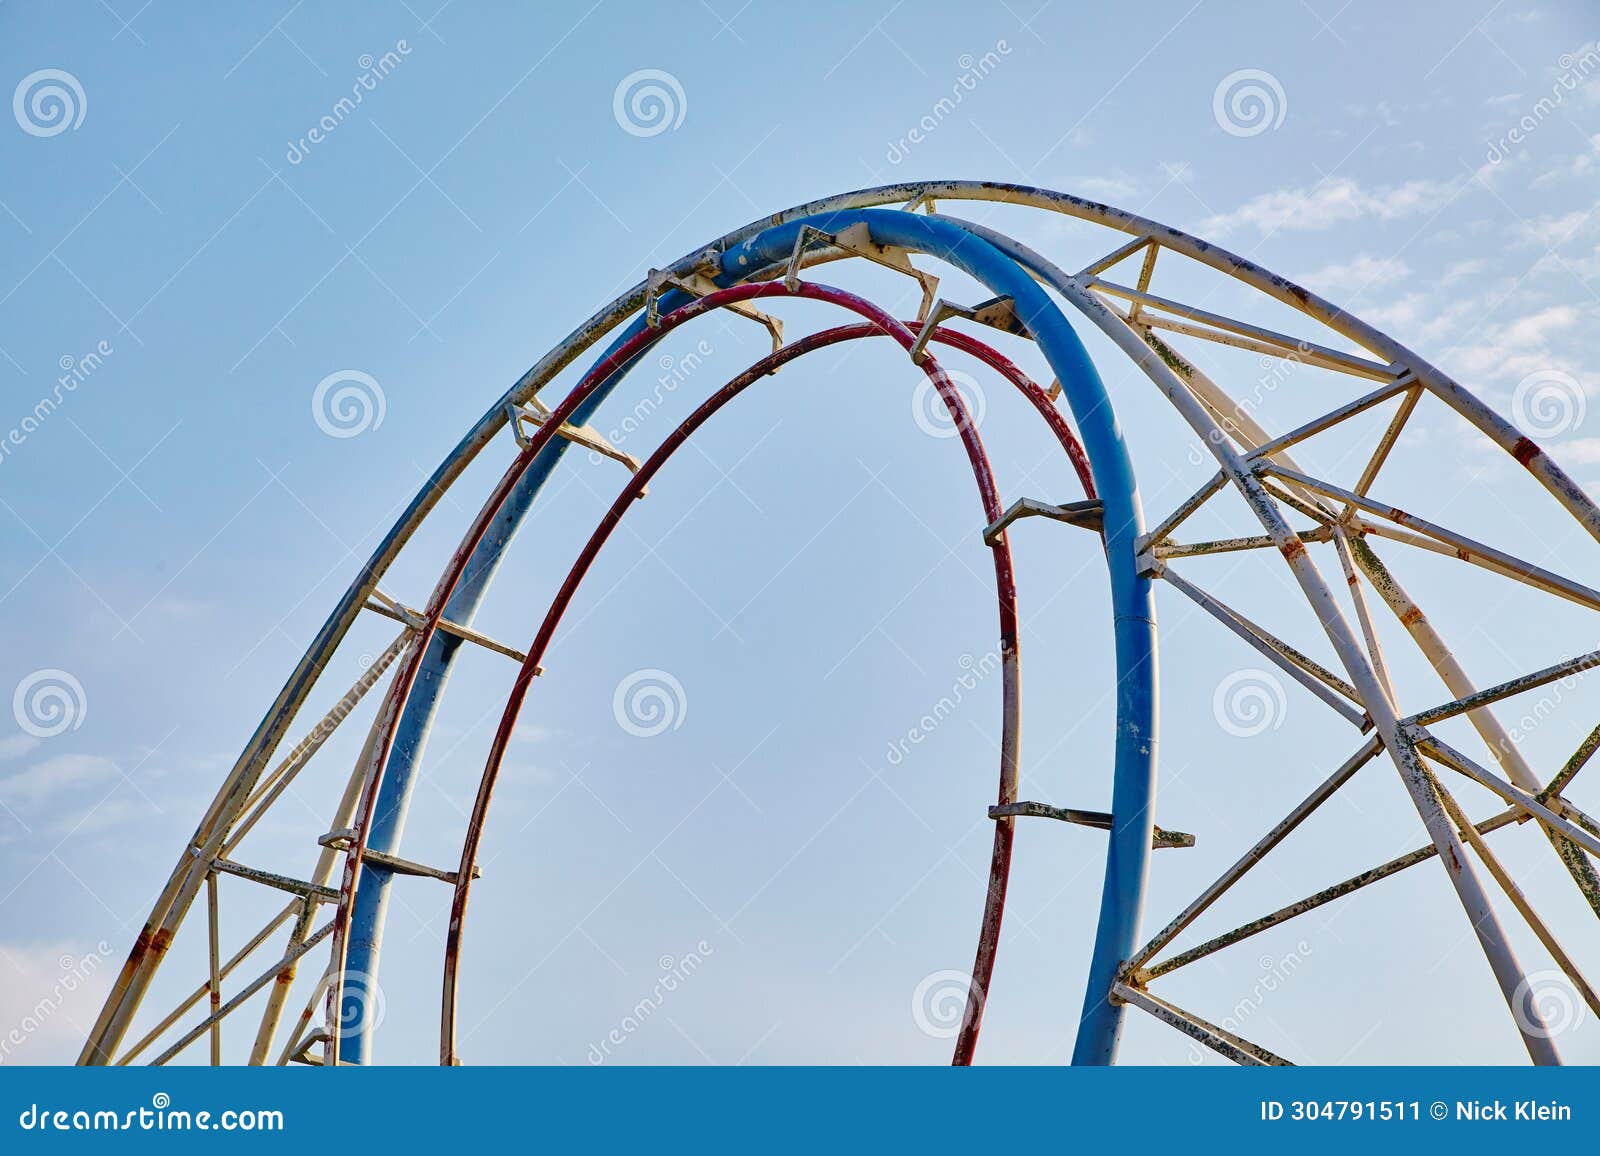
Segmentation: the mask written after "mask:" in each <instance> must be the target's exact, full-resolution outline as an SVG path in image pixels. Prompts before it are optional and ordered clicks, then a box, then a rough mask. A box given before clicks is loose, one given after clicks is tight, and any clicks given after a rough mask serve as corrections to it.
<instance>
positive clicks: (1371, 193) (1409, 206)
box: [1201, 177, 1459, 236]
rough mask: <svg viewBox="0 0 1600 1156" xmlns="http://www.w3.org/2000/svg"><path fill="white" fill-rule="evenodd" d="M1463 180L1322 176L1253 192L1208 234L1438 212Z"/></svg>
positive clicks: (1207, 228) (1205, 227)
mask: <svg viewBox="0 0 1600 1156" xmlns="http://www.w3.org/2000/svg"><path fill="white" fill-rule="evenodd" d="M1458 188H1459V185H1457V184H1454V183H1450V182H1445V181H1432V180H1415V181H1406V182H1405V183H1404V184H1400V185H1385V186H1378V187H1374V188H1370V189H1369V188H1363V187H1362V185H1361V184H1360V182H1358V181H1356V180H1355V179H1354V178H1352V177H1339V178H1336V179H1334V180H1327V181H1322V182H1321V183H1319V184H1316V185H1312V186H1311V187H1309V188H1299V189H1275V190H1273V191H1272V192H1270V193H1262V194H1261V195H1260V196H1257V197H1252V198H1251V199H1250V200H1248V201H1246V202H1245V203H1244V204H1242V205H1240V206H1239V207H1238V208H1237V209H1235V210H1234V211H1233V212H1231V213H1219V214H1217V215H1216V216H1214V217H1211V218H1209V219H1207V220H1206V221H1204V222H1203V223H1202V224H1201V231H1202V233H1203V234H1206V235H1212V236H1222V235H1225V234H1228V233H1231V232H1234V231H1236V230H1238V229H1241V228H1246V227H1251V228H1254V229H1255V230H1256V231H1258V232H1261V233H1271V232H1276V231H1278V230H1288V229H1297V230H1309V229H1329V228H1332V227H1334V226H1335V225H1341V224H1346V223H1348V222H1351V221H1359V220H1366V219H1371V220H1378V221H1393V220H1397V219H1399V218H1401V217H1411V216H1416V215H1418V214H1421V213H1429V212H1433V211H1435V210H1437V209H1439V208H1442V207H1443V206H1444V205H1445V204H1447V203H1448V202H1449V200H1450V198H1451V197H1453V196H1454V195H1455V194H1456V191H1457V189H1458Z"/></svg>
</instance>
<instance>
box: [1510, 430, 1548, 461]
mask: <svg viewBox="0 0 1600 1156" xmlns="http://www.w3.org/2000/svg"><path fill="white" fill-rule="evenodd" d="M1543 453H1544V451H1543V450H1541V449H1540V448H1539V447H1538V445H1536V444H1535V443H1534V441H1533V439H1532V438H1530V437H1527V436H1523V437H1520V438H1518V439H1517V441H1516V444H1515V445H1513V446H1512V447H1511V456H1512V457H1514V458H1516V459H1517V464H1518V465H1523V466H1525V465H1527V464H1528V463H1529V462H1531V461H1533V459H1534V458H1537V457H1539V456H1540V455H1541V454H1543Z"/></svg>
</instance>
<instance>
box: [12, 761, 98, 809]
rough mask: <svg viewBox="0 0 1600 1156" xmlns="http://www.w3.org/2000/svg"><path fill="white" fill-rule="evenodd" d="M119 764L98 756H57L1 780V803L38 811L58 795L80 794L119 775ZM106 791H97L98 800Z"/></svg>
mask: <svg viewBox="0 0 1600 1156" xmlns="http://www.w3.org/2000/svg"><path fill="white" fill-rule="evenodd" d="M117 774H118V772H117V765H116V764H115V763H113V762H112V761H111V760H110V759H103V758H101V757H100V756H99V755H78V754H72V755H56V756H54V757H53V758H48V759H45V760H44V761H43V762H42V763H35V764H34V765H33V766H31V767H29V768H28V769H27V770H25V771H18V772H17V773H16V774H14V775H8V776H7V777H6V778H4V779H0V802H3V803H5V805H6V806H8V807H12V808H15V809H17V810H28V811H35V810H37V809H38V808H39V807H40V806H42V805H43V804H45V803H48V802H49V801H50V800H51V799H53V798H55V797H56V796H58V795H78V796H82V795H83V794H84V792H85V791H86V790H88V789H90V788H92V787H94V786H95V785H97V784H100V783H105V782H107V781H109V780H111V779H115V778H116V777H117ZM103 794H104V791H99V792H96V793H95V794H94V796H93V799H92V800H85V801H86V802H89V801H95V800H98V799H99V798H100V796H101V795H103Z"/></svg>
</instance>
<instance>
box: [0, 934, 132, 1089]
mask: <svg viewBox="0 0 1600 1156" xmlns="http://www.w3.org/2000/svg"><path fill="white" fill-rule="evenodd" d="M112 951H113V949H112V947H111V945H110V944H109V943H107V942H105V941H104V940H102V941H100V942H98V943H93V944H67V943H58V944H29V945H19V944H0V1065H4V1064H16V1063H23V1064H60V1063H68V1062H71V1060H72V1059H73V1057H74V1056H75V1055H76V1054H77V1051H78V1048H79V1047H80V1046H81V1045H82V1043H83V1037H84V1035H85V1033H86V1032H87V1031H88V1030H89V1026H90V1025H91V1024H93V1023H94V1017H95V1014H96V1012H97V1011H98V1010H99V1007H100V1003H101V1001H103V1000H104V999H105V996H106V993H107V992H108V991H110V990H111V980H112V978H113V977H114V976H115V975H116V970H117V963H118V961H117V960H116V958H115V957H114V956H113V954H112Z"/></svg>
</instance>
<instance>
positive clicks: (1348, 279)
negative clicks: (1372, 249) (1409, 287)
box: [1301, 253, 1411, 294]
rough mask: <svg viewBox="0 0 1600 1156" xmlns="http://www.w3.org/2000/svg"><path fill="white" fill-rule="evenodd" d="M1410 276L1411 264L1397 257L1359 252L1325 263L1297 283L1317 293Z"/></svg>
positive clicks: (1354, 289)
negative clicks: (1335, 261) (1349, 256)
mask: <svg viewBox="0 0 1600 1156" xmlns="http://www.w3.org/2000/svg"><path fill="white" fill-rule="evenodd" d="M1409 276H1411V266H1409V265H1407V264H1406V263H1405V262H1404V261H1402V260H1401V259H1400V258H1399V257H1374V256H1371V255H1370V254H1367V253H1361V254H1358V255H1357V256H1355V257H1354V258H1352V259H1351V260H1349V261H1345V262H1342V263H1339V264H1333V265H1325V266H1323V267H1322V268H1321V269H1318V270H1317V271H1316V272H1315V273H1312V274H1310V275H1309V276H1307V277H1306V278H1305V279H1304V280H1303V281H1302V282H1301V284H1303V285H1305V286H1306V287H1307V288H1310V289H1314V290H1316V291H1317V292H1318V293H1324V294H1326V293H1360V292H1362V291H1364V290H1367V289H1376V288H1378V287H1379V286H1382V285H1389V284H1392V283H1394V282H1395V281H1400V280H1403V279H1405V278H1407V277H1409Z"/></svg>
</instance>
